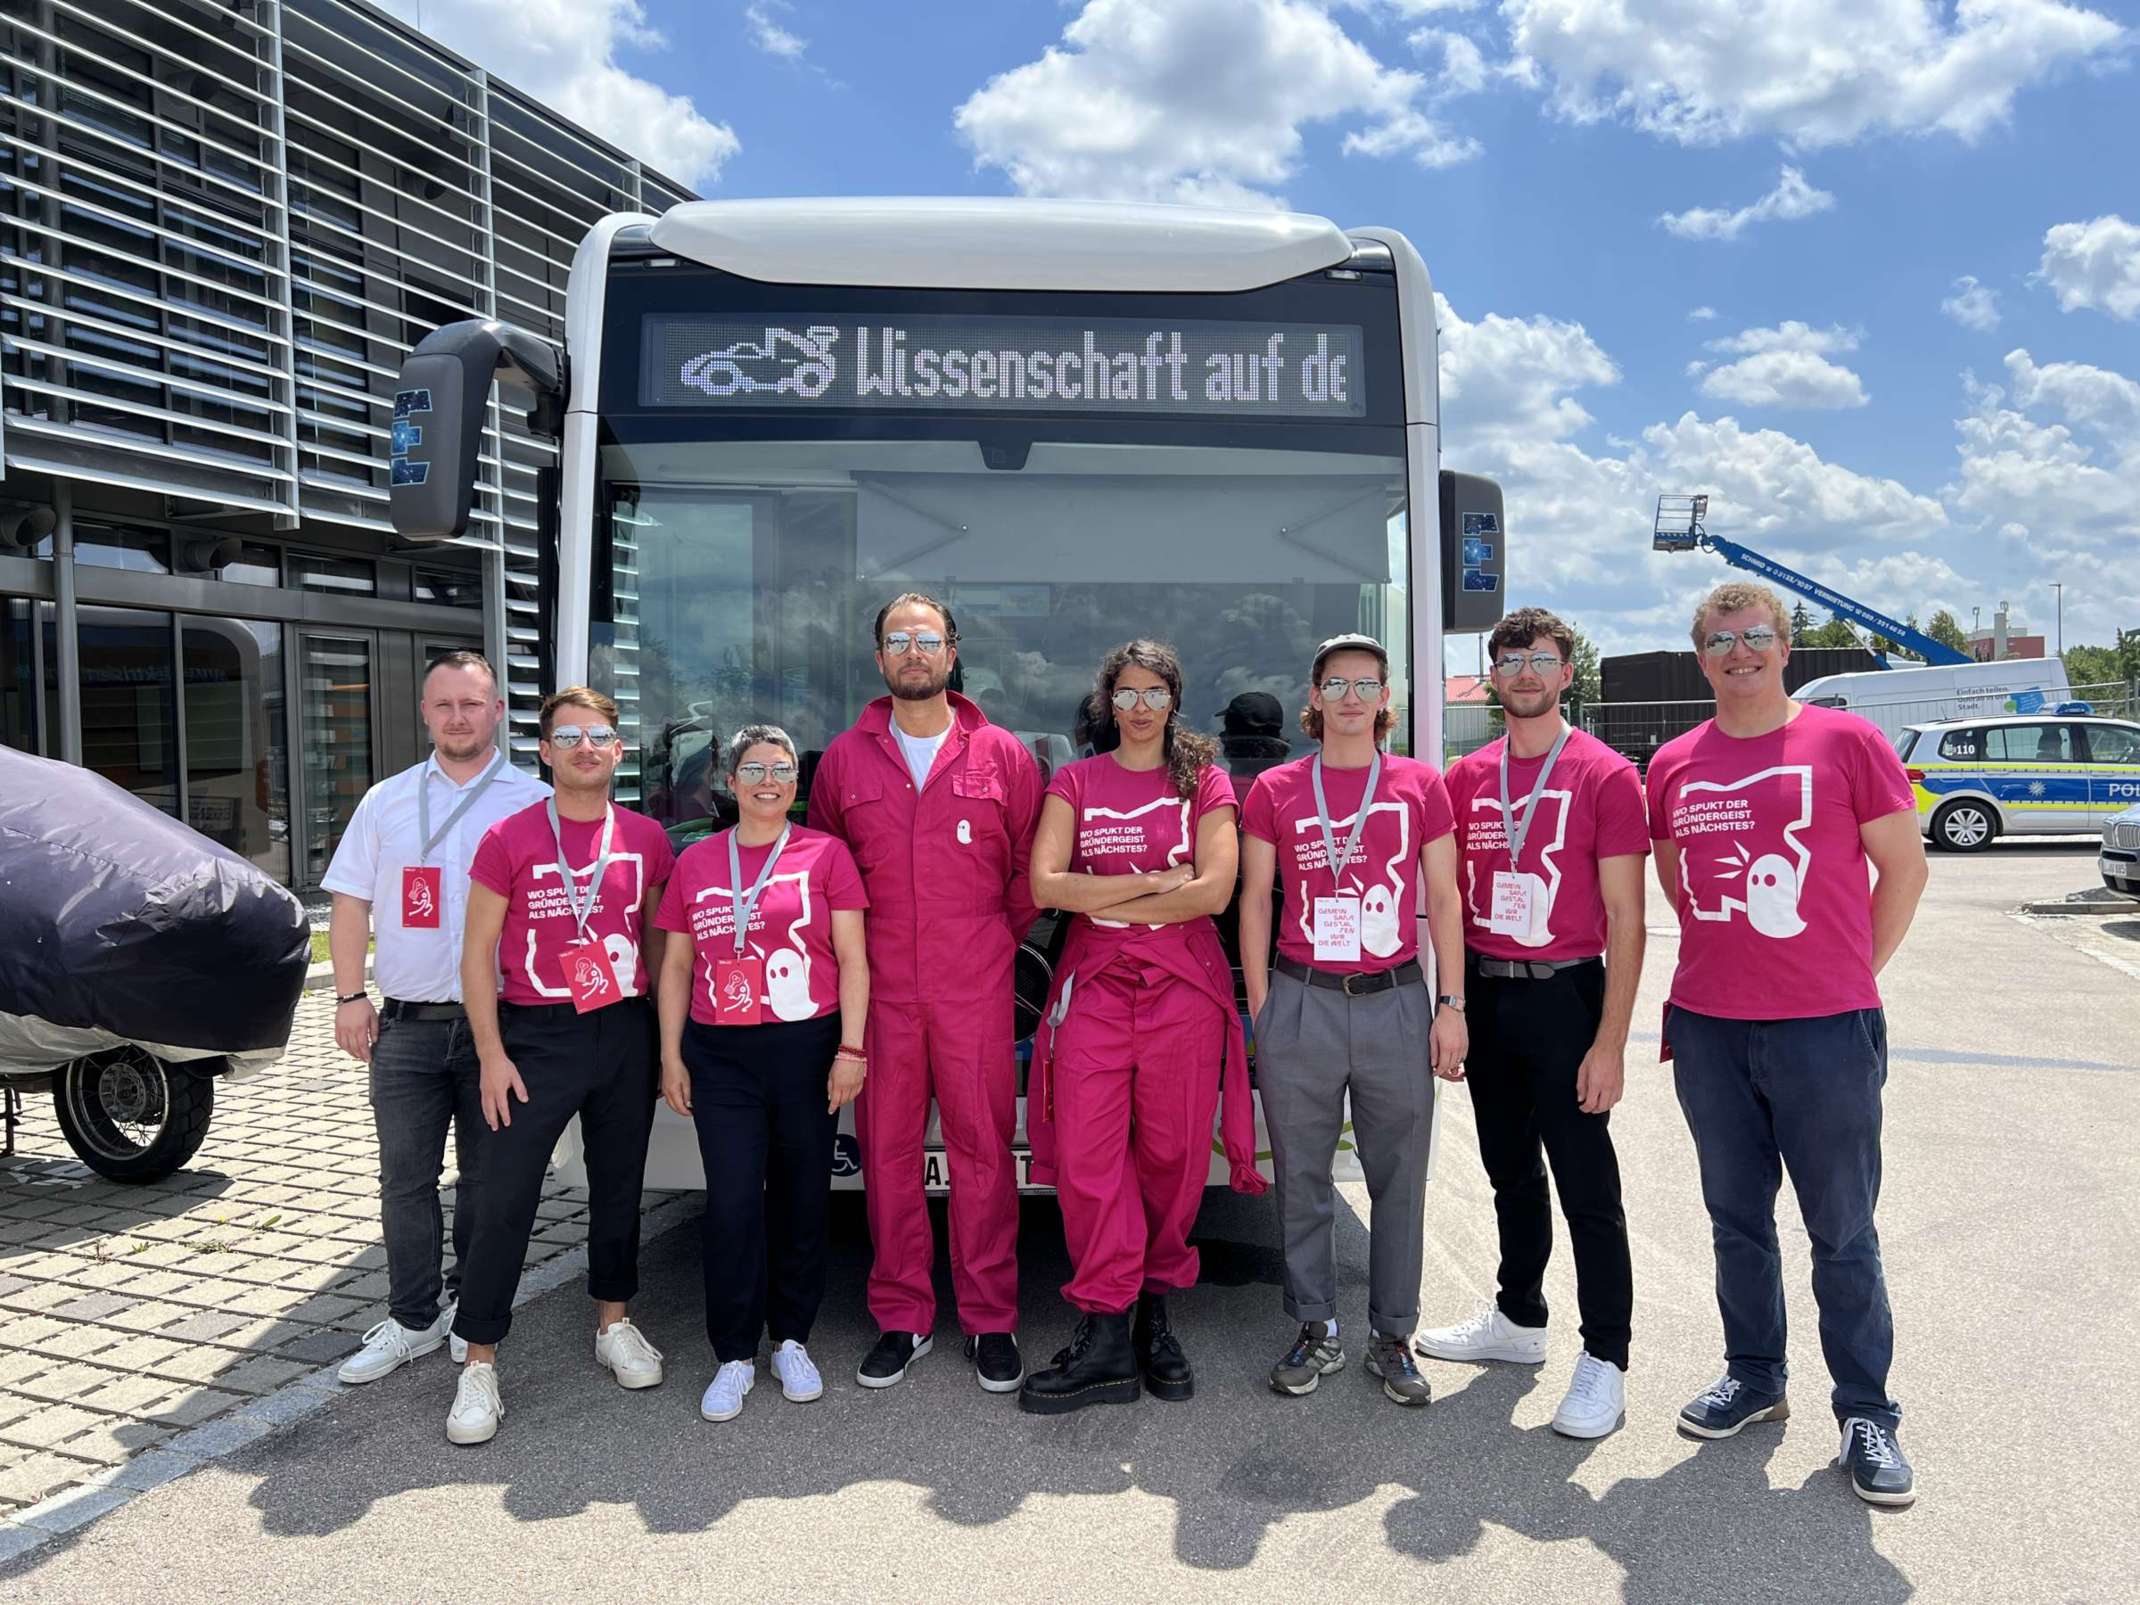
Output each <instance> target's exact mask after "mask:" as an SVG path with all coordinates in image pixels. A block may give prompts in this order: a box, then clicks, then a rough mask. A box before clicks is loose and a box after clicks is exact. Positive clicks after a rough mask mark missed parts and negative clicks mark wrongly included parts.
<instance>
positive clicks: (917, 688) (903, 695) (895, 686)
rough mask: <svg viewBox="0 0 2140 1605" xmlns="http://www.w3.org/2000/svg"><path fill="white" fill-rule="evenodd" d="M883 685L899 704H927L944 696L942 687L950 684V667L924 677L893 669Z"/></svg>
mask: <svg viewBox="0 0 2140 1605" xmlns="http://www.w3.org/2000/svg"><path fill="white" fill-rule="evenodd" d="M904 667H905V665H903V664H902V665H901V666H900V668H901V669H903V668H904ZM884 683H885V686H886V687H887V688H888V689H889V690H890V691H891V693H892V695H893V696H895V697H897V698H898V699H899V700H900V701H901V702H927V701H930V700H931V699H932V698H935V697H940V696H942V695H943V694H944V687H945V686H947V685H949V684H950V683H951V667H950V665H949V664H946V665H945V666H944V667H943V668H941V669H938V670H934V671H932V672H930V673H928V674H924V675H908V674H904V673H901V672H900V670H899V669H895V670H893V672H892V673H891V674H888V675H886V676H885V678H884Z"/></svg>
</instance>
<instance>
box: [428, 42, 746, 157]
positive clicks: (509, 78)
mask: <svg viewBox="0 0 2140 1605" xmlns="http://www.w3.org/2000/svg"><path fill="white" fill-rule="evenodd" d="M393 7H394V10H395V11H396V12H397V13H398V14H399V15H400V16H401V17H402V18H404V20H406V21H409V22H412V23H413V22H415V21H416V10H417V7H416V4H415V0H393ZM421 9H422V14H423V23H422V26H423V31H424V32H425V33H427V34H429V35H431V36H432V37H433V38H434V39H437V40H438V41H439V42H440V43H441V44H443V45H445V46H447V48H449V49H452V50H457V51H459V52H460V53H461V54H462V55H464V56H466V57H467V58H468V59H469V60H470V61H473V62H475V63H476V64H477V65H479V66H481V67H483V68H484V69H486V70H487V71H490V72H494V73H496V74H497V75H498V76H499V77H500V78H503V79H504V80H505V81H506V82H507V83H509V84H511V85H512V86H513V87H514V88H516V89H519V90H522V91H524V92H525V93H527V94H529V95H532V96H534V97H535V99H537V100H539V101H541V102H543V103H544V104H545V105H547V106H550V107H553V108H554V109H555V110H556V111H557V112H558V113H559V114H561V115H562V116H565V117H569V118H571V119H572V120H573V121H574V122H576V123H579V124H581V125H582V126H583V127H586V128H589V129H592V130H593V131H594V132H595V133H597V134H599V135H601V136H602V137H603V138H604V139H607V140H608V141H610V142H611V143H612V144H614V145H616V146H617V147H618V148H619V149H621V150H624V151H627V152H629V153H630V154H631V155H633V156H636V157H638V158H639V159H640V160H642V161H644V162H647V163H648V164H650V165H651V166H653V167H655V168H657V169H659V170H660V171H662V172H664V173H667V174H669V175H670V176H671V177H674V178H678V179H681V180H682V181H683V182H684V183H686V184H690V185H693V186H704V185H707V184H711V183H713V182H714V180H716V179H717V178H719V177H720V175H721V169H722V167H723V166H724V165H726V164H727V162H728V160H729V158H730V157H732V156H734V155H735V154H736V152H737V151H739V150H741V149H742V141H740V140H739V139H737V138H736V135H735V131H734V130H733V129H731V128H730V127H728V125H727V124H725V123H717V122H714V121H713V120H711V119H710V118H708V117H707V116H705V114H704V113H702V112H701V111H699V109H698V107H697V106H696V105H695V104H694V103H693V102H692V100H691V97H690V96H688V95H674V94H671V93H669V91H667V90H666V89H663V88H662V87H661V86H660V85H658V84H654V83H650V82H649V81H648V80H646V79H644V78H640V77H637V76H635V75H634V74H632V73H629V72H627V71H625V70H624V69H623V68H622V67H620V66H618V65H617V60H616V55H617V50H618V47H619V46H622V45H631V46H636V47H638V48H640V49H647V48H652V47H657V46H659V45H660V43H661V36H660V35H659V34H658V33H656V32H654V30H653V29H651V28H650V27H648V26H647V21H646V13H645V12H644V11H643V10H642V9H641V8H640V6H639V4H638V0H428V3H426V4H424V5H423V6H422V8H421Z"/></svg>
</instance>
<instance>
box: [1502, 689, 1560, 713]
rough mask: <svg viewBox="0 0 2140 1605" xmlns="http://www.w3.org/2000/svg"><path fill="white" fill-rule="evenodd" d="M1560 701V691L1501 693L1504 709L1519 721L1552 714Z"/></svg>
mask: <svg viewBox="0 0 2140 1605" xmlns="http://www.w3.org/2000/svg"><path fill="white" fill-rule="evenodd" d="M1559 701H1560V693H1559V692H1558V691H1536V692H1530V693H1523V692H1511V691H1504V692H1502V693H1501V706H1502V708H1503V709H1505V710H1506V711H1507V712H1509V713H1512V714H1514V715H1515V716H1516V717H1517V718H1519V719H1536V718H1538V717H1539V716H1540V715H1542V714H1548V713H1551V712H1552V711H1553V709H1554V707H1555V706H1556V705H1557V704H1558V703H1559Z"/></svg>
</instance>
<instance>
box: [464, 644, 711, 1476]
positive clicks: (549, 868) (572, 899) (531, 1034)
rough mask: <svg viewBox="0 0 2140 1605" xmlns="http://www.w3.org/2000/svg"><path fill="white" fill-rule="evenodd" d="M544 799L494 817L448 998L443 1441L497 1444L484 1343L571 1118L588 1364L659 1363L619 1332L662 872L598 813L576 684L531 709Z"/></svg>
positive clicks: (604, 767) (663, 847) (495, 1401)
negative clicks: (471, 1048)
mask: <svg viewBox="0 0 2140 1605" xmlns="http://www.w3.org/2000/svg"><path fill="white" fill-rule="evenodd" d="M542 738H543V739H542V761H543V762H544V764H546V765H547V766H548V767H549V770H550V774H551V778H552V784H553V785H554V786H555V788H556V789H555V791H554V792H553V794H552V795H551V797H550V798H549V800H548V801H546V802H543V803H540V804H537V805H536V806H534V807H531V808H524V809H522V810H521V811H520V812H519V813H517V814H510V815H508V816H507V817H506V818H504V819H501V820H499V821H498V822H497V823H496V824H495V825H493V826H491V828H490V830H489V831H488V832H487V833H486V834H485V835H484V837H483V841H482V844H481V845H480V846H479V847H477V848H476V856H475V862H474V863H473V864H471V865H470V866H469V870H468V879H469V883H470V885H469V894H468V924H467V936H466V938H465V943H464V946H463V948H462V952H461V992H462V996H463V997H464V998H465V999H466V1002H467V1009H468V1030H469V1034H470V1035H471V1036H473V1037H474V1038H475V1043H476V1059H477V1062H478V1064H479V1065H480V1067H481V1068H480V1071H479V1074H478V1087H479V1091H480V1093H481V1098H482V1108H483V1120H484V1127H485V1129H484V1130H483V1131H482V1132H481V1133H480V1134H479V1136H478V1139H477V1150H476V1162H477V1166H478V1168H479V1170H480V1171H481V1179H482V1186H481V1188H480V1190H479V1191H478V1193H477V1204H476V1225H475V1232H474V1235H473V1239H472V1240H471V1242H470V1244H469V1249H468V1260H469V1264H468V1270H467V1272H466V1273H465V1274H464V1275H463V1276H462V1279H461V1307H460V1312H459V1314H458V1315H456V1316H455V1317H454V1322H453V1330H454V1334H455V1335H456V1336H458V1337H460V1338H463V1339H465V1340H466V1342H467V1344H468V1364H467V1367H466V1368H465V1369H464V1370H463V1371H462V1373H461V1381H460V1386H459V1390H458V1392H457V1393H456V1394H455V1396H454V1401H453V1409H452V1410H451V1411H450V1412H449V1413H448V1415H447V1417H446V1438H447V1441H448V1442H451V1443H462V1444H470V1443H483V1442H485V1441H487V1440H488V1439H490V1438H492V1437H493V1436H495V1435H496V1433H497V1431H498V1423H499V1421H501V1420H502V1419H503V1418H504V1415H505V1406H504V1403H503V1402H502V1398H501V1395H500V1393H499V1389H498V1373H497V1368H496V1360H497V1352H498V1348H497V1346H498V1342H499V1340H500V1339H502V1338H503V1337H504V1336H505V1333H506V1329H507V1328H508V1327H509V1326H511V1325H512V1318H513V1317H512V1311H513V1293H514V1291H515V1290H516V1289H517V1288H518V1286H519V1284H520V1267H521V1263H522V1261H523V1260H524V1259H525V1258H526V1256H527V1249H528V1238H529V1235H530V1234H531V1233H532V1232H533V1230H534V1227H535V1212H536V1209H537V1208H538V1206H539V1205H540V1204H541V1202H542V1184H543V1177H544V1175H545V1174H546V1173H547V1172H548V1170H549V1165H550V1152H551V1150H552V1149H553V1148H555V1147H556V1146H557V1140H558V1138H559V1137H561V1136H563V1135H564V1131H565V1127H566V1126H568V1125H569V1124H571V1122H572V1120H573V1119H574V1117H575V1116H576V1117H577V1118H578V1120H579V1123H580V1137H581V1140H582V1143H583V1144H584V1146H585V1150H586V1156H587V1292H588V1294H589V1296H590V1297H591V1298H593V1300H594V1302H595V1335H594V1357H595V1361H596V1363H598V1364H600V1365H602V1366H604V1367H605V1368H607V1369H608V1370H609V1371H610V1373H611V1374H612V1375H614V1376H615V1378H616V1379H617V1382H618V1384H619V1385H620V1386H622V1387H626V1388H651V1387H654V1386H656V1385H657V1384H658V1383H659V1382H660V1381H661V1375H662V1368H661V1352H660V1351H659V1350H658V1349H656V1348H655V1347H654V1346H653V1345H652V1344H650V1343H649V1342H647V1340H646V1338H645V1337H644V1336H643V1335H642V1334H641V1333H640V1331H639V1329H638V1328H637V1327H636V1326H634V1325H633V1324H632V1322H631V1320H630V1318H629V1315H628V1313H627V1303H628V1301H629V1300H630V1299H631V1298H632V1296H633V1295H634V1294H635V1293H637V1292H638V1290H639V1194H640V1192H641V1190H642V1188H643V1186H644V1183H645V1180H646V1146H647V1135H648V1131H649V1129H650V1128H651V1126H652V1125H653V1120H654V1095H655V1088H656V1084H657V1081H658V1078H659V1064H658V1059H657V1055H656V1044H655V1029H654V1011H653V1010H652V1008H650V1007H649V998H650V996H651V993H652V986H651V982H652V979H653V977H654V976H656V975H658V974H659V973H660V971H661V933H660V932H658V931H656V930H654V929H653V928H652V924H653V915H654V911H655V909H657V908H658V907H659V906H660V904H661V892H662V887H663V885H664V884H665V883H666V882H667V880H668V878H669V871H670V869H671V868H672V867H673V866H674V864H675V854H674V853H673V852H672V851H671V850H670V847H669V838H668V837H667V836H666V835H664V834H663V832H662V829H661V827H660V826H659V825H657V824H656V823H655V822H654V821H653V820H651V819H649V818H647V816H646V815H644V814H640V813H634V812H633V811H632V810H631V809H629V808H619V807H617V806H616V805H615V804H613V803H612V802H611V801H610V798H609V786H610V779H611V777H612V776H613V775H615V773H616V770H617V760H618V758H619V757H620V756H621V755H622V754H623V751H624V743H623V738H622V737H621V736H620V735H619V734H618V731H617V705H616V704H615V703H614V702H612V701H611V700H610V699H609V698H608V697H605V696H603V695H602V694H601V693H600V692H598V691H591V690H589V689H588V688H587V687H585V686H573V687H571V688H569V689H567V690H564V691H560V692H557V693H556V694H555V695H554V696H552V697H550V698H549V699H548V700H547V701H546V702H544V703H543V705H542Z"/></svg>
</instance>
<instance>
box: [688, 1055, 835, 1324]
mask: <svg viewBox="0 0 2140 1605" xmlns="http://www.w3.org/2000/svg"><path fill="white" fill-rule="evenodd" d="M839 1045H840V1017H839V1016H838V1015H837V1014H824V1015H819V1016H818V1017H817V1018H816V1019H814V1020H795V1021H789V1022H783V1023H779V1024H768V1025H701V1024H699V1023H698V1022H697V1021H696V1020H693V1021H690V1022H689V1023H687V1024H686V1025H685V1026H684V1041H683V1052H684V1065H685V1068H687V1069H688V1070H690V1072H691V1119H692V1123H693V1124H694V1125H695V1126H697V1127H698V1151H699V1157H700V1158H701V1159H703V1160H704V1161H705V1166H706V1216H705V1219H704V1221H703V1222H702V1223H701V1225H700V1228H699V1230H700V1237H701V1244H702V1257H703V1261H704V1265H705V1273H706V1338H707V1341H709V1342H710V1343H712V1345H713V1354H714V1358H715V1359H717V1360H719V1361H720V1362H721V1363H722V1364H723V1365H726V1364H727V1363H728V1362H729V1361H730V1360H748V1359H752V1358H754V1357H755V1356H756V1355H757V1353H758V1334H759V1333H760V1332H765V1333H767V1334H768V1335H769V1336H770V1337H771V1338H772V1340H773V1342H774V1343H775V1344H780V1343H784V1342H786V1341H787V1340H788V1339H790V1338H793V1339H794V1340H795V1341H796V1342H797V1343H807V1342H809V1341H810V1326H811V1323H812V1322H814V1321H815V1320H816V1319H817V1307H818V1305H819V1304H820V1303H822V1302H823V1300H824V1297H825V1234H826V1225H825V1217H826V1213H827V1209H828V1206H829V1204H830V1201H831V1197H832V1137H833V1132H834V1129H835V1128H836V1127H837V1125H838V1124H839V1117H838V1116H836V1115H833V1114H829V1113H827V1112H826V1109H825V1083H826V1080H827V1078H828V1077H829V1075H830V1073H831V1070H832V1055H833V1051H834V1050H835V1049H836V1048H838V1047H839Z"/></svg>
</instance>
